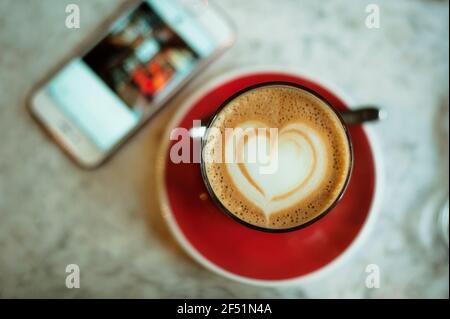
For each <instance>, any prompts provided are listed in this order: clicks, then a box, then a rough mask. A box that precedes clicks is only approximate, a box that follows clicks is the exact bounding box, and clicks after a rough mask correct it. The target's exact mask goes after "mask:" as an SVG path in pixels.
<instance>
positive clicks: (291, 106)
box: [202, 84, 352, 230]
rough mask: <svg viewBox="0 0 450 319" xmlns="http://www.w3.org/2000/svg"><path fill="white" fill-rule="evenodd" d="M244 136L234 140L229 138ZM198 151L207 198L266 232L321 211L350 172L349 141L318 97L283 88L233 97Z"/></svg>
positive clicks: (311, 217)
mask: <svg viewBox="0 0 450 319" xmlns="http://www.w3.org/2000/svg"><path fill="white" fill-rule="evenodd" d="M271 129H272V130H271ZM273 129H276V130H273ZM213 131H214V132H215V134H212V133H210V132H213ZM243 131H245V132H246V134H244V135H243V137H242V136H241V137H239V138H238V139H236V136H237V135H236V134H235V133H234V132H243ZM230 132H231V133H230ZM271 132H274V133H276V138H273V135H271ZM203 145H204V147H203V150H202V152H203V154H202V159H203V161H202V169H203V174H204V177H205V180H206V183H207V186H208V187H209V190H210V192H211V193H213V195H214V196H215V197H216V199H217V200H218V201H219V202H220V203H221V204H222V205H223V207H224V208H225V209H226V211H228V212H229V213H230V214H232V215H233V216H234V217H236V218H238V219H239V220H241V221H243V222H245V223H247V224H250V225H253V226H257V227H260V228H264V229H268V230H283V229H290V228H295V227H298V226H301V225H303V224H305V223H308V222H310V221H312V220H314V219H315V218H316V217H318V216H320V215H321V214H322V213H324V212H325V211H327V209H328V208H330V206H332V205H333V203H335V202H336V200H337V199H338V197H339V196H340V194H341V193H342V191H343V189H344V187H345V185H346V183H347V180H348V176H349V174H350V170H351V169H350V167H351V156H352V155H351V147H350V144H349V139H348V136H347V133H346V130H345V127H344V126H343V124H342V122H341V120H340V119H339V117H338V116H337V115H336V113H335V112H334V111H333V110H332V109H331V107H330V106H329V105H328V104H327V103H326V102H324V101H323V100H322V99H320V98H319V97H317V96H316V95H314V94H312V93H310V92H308V91H306V90H304V89H301V88H298V87H295V86H290V85H285V84H271V85H266V86H260V87H256V88H254V89H251V90H248V91H246V92H244V93H242V94H240V95H238V96H237V97H235V98H233V99H232V100H231V101H229V102H228V103H227V104H226V105H225V106H223V107H222V109H221V110H220V111H219V112H218V114H217V115H216V116H215V117H214V119H213V121H212V123H211V124H210V126H209V130H208V133H207V134H206V136H205V137H204V144H203ZM261 146H267V147H261ZM257 152H264V154H263V155H265V156H262V157H264V158H266V159H267V161H265V162H264V163H262V162H261V161H259V160H258V159H259V157H258V156H254V155H256V154H255V153H257ZM252 153H253V154H252ZM252 155H253V156H252ZM259 155H261V154H259ZM255 158H256V159H257V160H256V161H251V160H250V159H253V160H254V159H255ZM212 159H215V160H212ZM217 159H219V160H217ZM230 159H232V160H230ZM275 162H276V163H275ZM272 164H276V165H272Z"/></svg>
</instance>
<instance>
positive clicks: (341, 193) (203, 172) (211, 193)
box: [200, 81, 353, 233]
mask: <svg viewBox="0 0 450 319" xmlns="http://www.w3.org/2000/svg"><path fill="white" fill-rule="evenodd" d="M267 86H288V87H291V88H292V87H293V88H296V89H300V90H303V91H306V92H308V93H310V94H312V95H313V96H315V97H317V98H318V99H319V100H321V101H322V102H323V103H325V104H326V105H327V106H328V107H329V109H330V110H331V111H332V112H333V113H334V114H335V115H336V117H337V118H338V119H339V122H340V124H341V126H342V128H343V130H344V133H345V136H346V138H347V143H348V147H349V153H350V154H349V155H350V160H349V164H348V167H347V176H346V178H345V181H344V185H343V186H342V188H341V190H340V191H339V194H338V196H337V197H336V198H335V199H334V201H333V202H332V203H331V204H330V206H328V207H327V209H325V210H324V211H323V212H321V213H320V214H318V215H317V216H316V217H314V218H313V219H311V220H309V221H307V222H306V223H303V224H300V225H297V226H294V227H289V228H267V227H261V226H257V225H254V224H251V223H249V222H246V221H244V220H242V219H240V218H239V217H237V216H236V215H235V214H233V213H232V212H231V211H230V210H229V209H228V208H226V207H225V205H224V204H223V203H222V202H221V201H220V199H219V198H218V197H217V196H216V194H215V192H214V190H213V189H212V186H211V184H210V183H209V179H208V176H207V174H206V168H205V162H204V156H203V151H204V148H205V144H206V141H207V137H208V133H209V130H210V127H211V125H212V123H214V121H215V120H216V119H217V117H218V115H219V114H220V113H221V111H222V110H223V109H224V108H225V107H226V106H227V105H228V104H229V103H230V102H231V101H232V100H234V99H236V98H237V97H239V96H240V95H242V94H244V93H247V92H249V91H252V90H256V89H260V88H262V87H267ZM200 153H201V156H200V171H201V175H202V180H203V183H204V184H205V186H206V189H207V191H208V194H209V196H210V197H211V199H212V200H213V202H214V204H215V205H216V206H217V207H219V209H220V210H221V211H222V212H223V213H224V214H225V215H227V216H229V217H231V218H232V219H233V220H235V221H237V222H238V223H240V224H242V225H244V226H247V227H248V228H251V229H255V230H259V231H263V232H268V233H287V232H291V231H295V230H300V229H303V228H306V227H308V226H310V225H312V224H314V223H315V222H317V221H318V220H320V219H322V218H323V217H325V216H326V215H327V214H328V213H329V212H331V211H332V210H333V208H335V207H336V205H337V204H338V203H339V202H340V200H341V199H342V197H343V196H344V193H345V191H346V190H347V186H348V184H349V181H350V178H351V175H352V171H353V144H352V140H351V136H350V133H349V131H348V127H347V124H346V123H345V122H344V119H343V117H342V115H341V114H340V113H339V111H338V110H336V109H335V108H334V107H333V106H332V105H331V103H329V102H328V101H327V99H325V98H324V97H323V96H322V95H320V94H319V93H317V92H316V91H314V90H312V89H310V88H308V87H306V86H303V85H301V84H297V83H293V82H288V81H266V82H261V83H257V84H253V85H250V86H247V87H245V88H243V89H241V90H239V91H237V92H236V93H234V94H232V95H231V96H229V97H228V98H227V99H226V100H225V101H224V102H222V103H221V104H220V105H219V107H218V108H217V110H216V111H215V112H214V115H213V116H211V118H210V119H209V121H208V124H207V125H206V130H205V134H204V136H203V137H202V141H201V151H200Z"/></svg>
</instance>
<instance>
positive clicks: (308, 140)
mask: <svg viewBox="0 0 450 319" xmlns="http://www.w3.org/2000/svg"><path fill="white" fill-rule="evenodd" d="M236 128H237V129H238V130H236ZM236 128H235V130H233V134H231V135H230V136H228V137H227V139H226V141H225V149H224V151H225V156H226V158H228V159H234V160H229V161H227V163H226V167H227V171H228V173H229V175H230V178H231V179H232V181H233V182H234V184H235V185H236V186H237V189H239V190H240V192H241V193H242V195H243V196H244V197H245V198H247V199H248V200H249V201H251V202H252V203H253V204H255V205H256V206H258V207H260V208H261V210H262V211H263V212H264V214H265V215H266V216H269V215H270V214H272V213H275V212H278V211H280V210H282V209H284V208H288V207H290V206H292V205H294V204H296V203H298V202H299V201H301V200H302V199H304V198H307V197H308V196H309V195H311V194H312V193H313V192H314V191H316V190H317V189H318V187H319V186H320V185H321V183H322V182H323V179H324V178H325V174H326V167H327V157H326V148H325V144H324V141H323V140H322V139H321V137H320V136H321V135H320V134H317V133H316V132H314V129H313V128H311V127H309V126H308V125H306V124H304V123H291V124H289V125H286V126H284V127H283V128H281V129H279V130H278V131H277V134H275V137H274V135H273V133H272V134H271V131H270V128H269V127H268V126H267V125H265V124H264V123H261V122H253V121H248V122H244V123H242V124H241V125H239V126H238V127H236ZM239 129H241V130H239ZM242 131H245V132H246V134H244V135H242Z"/></svg>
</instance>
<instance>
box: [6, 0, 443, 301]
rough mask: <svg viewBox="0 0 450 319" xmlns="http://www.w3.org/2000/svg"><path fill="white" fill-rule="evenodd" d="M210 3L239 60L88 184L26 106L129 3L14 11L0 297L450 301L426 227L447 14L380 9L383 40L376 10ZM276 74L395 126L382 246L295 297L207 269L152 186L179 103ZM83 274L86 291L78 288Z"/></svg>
mask: <svg viewBox="0 0 450 319" xmlns="http://www.w3.org/2000/svg"><path fill="white" fill-rule="evenodd" d="M190 1H195V0H190ZM209 1H210V2H216V3H219V5H220V6H221V7H223V9H224V10H225V11H226V12H227V13H228V15H229V16H231V17H232V20H233V21H234V23H235V24H236V27H237V29H238V33H239V35H238V40H237V42H236V44H235V46H234V47H233V48H232V49H231V50H230V51H229V52H227V53H226V54H225V55H224V56H223V57H222V58H221V59H220V60H218V61H217V62H216V63H214V64H213V65H212V66H211V67H209V68H208V69H207V70H206V71H205V72H203V73H202V74H201V76H199V77H198V78H196V79H195V80H194V81H192V82H191V83H190V84H189V86H188V87H186V88H185V89H184V91H183V92H182V94H181V95H180V96H179V97H178V98H177V99H176V100H174V101H173V102H171V103H170V105H169V106H168V107H167V109H166V110H165V111H164V112H162V113H160V114H159V115H158V116H157V117H156V118H154V119H153V120H152V121H151V122H150V123H149V125H148V126H146V128H145V129H144V130H143V131H142V132H141V133H140V134H139V135H138V136H137V137H136V138H135V139H134V140H133V141H132V142H131V143H129V144H128V145H127V146H126V147H124V148H123V149H122V150H121V151H120V152H119V153H118V154H117V155H116V156H115V157H114V158H113V159H112V161H110V162H109V163H108V164H107V165H105V166H103V167H101V168H100V169H98V170H95V171H89V172H88V171H83V170H80V169H79V168H77V167H76V166H74V165H73V164H72V163H71V162H70V161H69V160H67V158H66V157H65V156H64V155H63V154H62V153H61V152H60V151H59V149H58V148H57V147H55V145H54V144H53V143H52V142H51V141H50V140H49V139H48V138H47V137H46V136H45V135H44V134H42V132H41V131H40V130H39V129H38V127H37V126H36V125H35V123H34V122H33V120H32V119H31V118H30V116H29V115H28V113H27V111H26V108H25V101H26V97H27V94H29V93H30V90H31V89H32V87H33V86H34V85H35V84H36V82H37V81H39V80H40V79H41V78H42V77H43V76H45V75H46V74H47V72H49V70H50V69H51V68H53V67H55V65H57V64H58V63H59V62H60V61H62V60H63V59H64V58H66V57H67V56H69V55H70V54H71V52H73V49H74V48H76V47H77V46H78V45H79V44H80V43H82V42H83V41H85V40H86V39H87V38H88V37H89V36H90V35H91V34H92V33H93V32H94V31H95V30H96V29H97V28H98V27H99V25H100V24H101V23H103V22H104V21H105V19H107V18H108V17H111V16H112V15H113V14H114V12H115V11H116V10H117V8H118V6H119V5H120V3H121V1H118V0H71V1H65V0H42V1H15V0H1V1H0V143H1V144H0V297H4V298H5V297H57V298H71V297H79V298H81V297H87V298H94V297H125V298H136V297H142V298H160V297H167V298H169V297H179V298H196V297H197V298H202V297H209V298H215V297H225V298H231V297H238V298H306V297H312V298H334V297H342V298H411V297H417V298H431V297H437V298H448V296H449V281H448V280H449V259H448V246H445V245H444V244H443V243H442V241H441V240H439V238H436V237H437V236H434V235H433V234H435V232H436V229H435V228H434V227H433V225H434V224H433V223H432V222H431V223H430V222H427V221H429V220H433V218H434V217H433V216H435V212H436V211H437V209H438V207H439V203H441V202H442V201H443V200H444V199H445V198H446V197H448V163H449V157H448V154H449V153H448V152H449V150H448V85H449V82H448V77H449V62H448V61H449V45H448V37H449V34H448V21H449V14H448V2H446V1H418V0H416V1H388V0H377V1H376V3H377V4H378V5H379V8H380V28H378V29H376V28H375V29H369V28H367V27H366V25H365V19H366V16H367V13H366V12H365V8H366V5H367V3H368V2H367V1H363V0H361V1H359V0H356V1H341V0H335V1H306V0H305V1H297V0H283V1H275V0H264V1H261V0H248V1H239V0H224V1H220V2H219V1H217V0H209ZM372 2H373V1H372ZM68 3H76V4H78V5H79V6H80V8H81V19H82V20H81V28H80V29H78V30H69V29H67V28H65V26H64V21H65V12H64V8H65V6H66V5H67V4H68ZM267 64H270V65H276V66H282V67H284V68H293V69H301V70H304V71H305V72H308V73H311V74H314V75H315V76H316V77H319V78H322V79H324V80H326V81H330V82H333V83H336V84H337V85H338V86H339V87H341V88H342V89H343V90H344V91H345V92H347V93H348V94H349V95H351V96H352V97H353V98H354V100H355V101H356V102H357V103H358V104H365V103H375V104H378V105H382V106H383V107H384V108H385V109H386V110H387V112H388V113H389V118H388V119H387V120H386V121H384V122H382V123H378V124H375V125H373V127H372V128H373V130H374V131H375V133H376V136H377V139H378V142H379V145H380V149H381V154H380V155H381V157H382V158H383V163H384V170H383V175H384V178H385V184H384V187H383V189H382V195H383V201H382V203H381V207H380V210H379V214H378V217H377V219H376V221H375V224H374V227H373V230H372V232H371V235H370V236H369V238H368V240H367V241H366V242H365V243H364V245H363V246H361V248H360V249H359V250H358V251H357V252H356V253H355V255H354V256H353V257H352V258H351V259H349V260H348V261H347V262H346V263H344V264H342V265H340V267H338V268H337V269H335V271H334V272H333V273H331V274H329V275H327V276H326V277H324V278H322V279H321V280H320V281H316V282H311V283H308V284H304V285H300V286H294V287H289V288H281V287H280V288H276V287H275V288H262V287H254V286H248V285H244V284H240V283H235V282H233V281H230V280H228V279H225V278H222V277H219V276H218V275H215V274H213V273H211V272H209V271H207V270H205V269H204V268H202V267H201V266H199V265H198V264H196V263H195V262H193V261H192V260H191V259H190V258H189V257H188V256H187V255H186V254H185V253H184V252H183V251H182V250H181V248H180V247H179V246H178V245H177V243H176V242H175V241H174V239H173V238H172V236H171V235H170V233H169V232H168V230H167V228H166V225H165V224H164V223H163V222H162V221H161V219H160V217H159V213H160V212H159V209H158V207H157V205H155V201H156V198H155V194H154V185H153V180H154V174H155V172H154V167H153V165H152V164H153V162H154V159H155V157H156V149H157V145H158V144H159V143H160V140H161V139H162V138H164V136H162V130H163V129H164V124H165V123H166V122H167V120H168V119H169V118H170V116H171V115H172V114H173V112H174V111H175V110H176V108H177V107H178V105H179V104H180V102H181V101H183V100H184V99H185V98H186V96H188V95H189V94H190V93H192V91H194V90H195V89H196V88H198V87H201V86H202V85H204V84H205V83H207V82H208V81H209V80H210V79H211V78H213V77H214V76H216V75H220V74H222V73H224V72H227V71H229V70H233V69H237V68H240V67H248V66H254V65H267ZM430 216H431V217H430ZM424 225H431V226H429V227H428V226H424ZM427 227H428V228H427ZM71 263H76V264H78V265H79V266H80V269H81V287H80V288H79V289H68V288H67V287H66V286H65V278H66V273H65V267H66V265H67V264H71ZM368 264H376V265H378V266H379V269H380V287H379V288H377V289H369V288H367V287H366V285H365V278H366V275H367V273H366V272H365V270H366V266H367V265H368Z"/></svg>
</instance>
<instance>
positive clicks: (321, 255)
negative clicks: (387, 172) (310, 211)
mask: <svg viewBox="0 0 450 319" xmlns="http://www.w3.org/2000/svg"><path fill="white" fill-rule="evenodd" d="M266 81H291V82H295V83H298V84H301V85H303V86H306V87H309V88H311V89H312V90H314V91H316V92H318V93H319V94H321V95H322V96H323V97H325V98H326V99H327V100H328V101H329V102H330V103H331V104H332V105H333V106H334V107H336V108H337V109H346V108H347V106H346V105H345V103H344V102H343V100H342V99H341V98H339V97H338V96H336V95H335V94H333V93H332V92H330V91H329V90H328V89H326V88H324V87H323V86H321V85H319V84H317V83H314V82H312V81H311V80H309V79H306V78H302V77H299V76H297V75H292V74H286V73H282V72H256V73H255V72H253V73H251V74H246V75H240V76H237V77H235V78H233V79H231V80H229V81H227V82H222V83H221V84H220V85H218V86H216V87H215V88H213V89H212V90H210V91H208V92H206V93H205V94H204V95H203V96H201V97H200V98H199V99H197V100H196V101H195V102H194V103H193V105H192V107H191V108H190V109H188V110H187V111H186V113H185V114H184V115H183V116H182V120H181V121H180V122H179V123H178V124H176V126H178V127H184V128H187V129H189V128H190V127H191V126H192V121H193V120H195V119H201V118H205V117H207V116H208V115H210V114H212V113H213V112H214V111H215V110H216V109H217V107H218V106H219V105H220V104H221V103H222V102H223V101H224V100H225V99H226V98H227V97H229V96H230V95H232V94H233V93H235V92H236V91H238V90H240V89H242V88H245V87H247V86H249V85H252V84H255V83H259V82H266ZM350 135H351V137H352V142H353V147H354V168H353V174H352V177H351V180H350V183H349V186H348V189H347V191H346V193H345V195H344V197H343V198H342V200H341V201H340V203H339V204H338V205H337V206H336V207H335V208H334V209H333V210H332V211H331V212H330V213H329V214H327V215H326V216H325V217H324V218H322V219H320V220H319V221H317V222H316V223H314V224H312V225H310V226H308V227H306V228H304V229H300V230H297V231H293V232H289V233H266V232H261V231H257V230H253V229H250V228H247V227H246V226H243V225H241V224H239V223H238V222H236V221H234V220H232V219H231V218H230V217H228V216H226V215H225V214H224V213H222V212H221V211H220V210H219V209H218V208H217V207H216V206H215V204H214V203H213V202H212V200H211V199H210V198H209V197H206V196H205V194H207V190H206V188H205V186H204V183H203V181H202V177H201V173H200V167H199V164H174V163H172V162H171V161H170V159H169V157H168V156H167V158H166V162H165V165H166V166H165V169H164V172H165V173H164V174H165V175H164V177H163V179H164V180H163V181H164V183H165V186H164V187H165V192H166V197H167V206H168V208H169V211H170V214H171V216H170V218H171V219H172V221H173V222H174V224H175V227H176V228H177V230H176V231H177V232H178V236H177V238H178V239H179V240H181V241H184V242H185V243H186V245H183V246H184V247H185V248H186V247H188V251H189V250H190V251H189V252H190V253H191V254H192V255H197V258H196V259H197V260H198V259H202V260H203V261H205V262H204V264H208V265H210V266H211V267H210V268H214V269H215V270H218V271H219V272H225V273H226V274H231V277H232V276H237V277H241V278H242V277H244V278H246V279H249V280H258V281H260V280H263V281H275V280H276V281H278V280H290V279H297V278H299V277H303V276H305V275H308V274H310V273H312V272H315V271H317V270H319V269H321V268H323V267H325V266H326V265H328V264H329V263H331V262H332V261H333V260H334V259H336V258H337V257H338V256H340V255H341V254H343V252H344V251H346V249H347V248H348V247H349V245H350V244H351V243H352V242H353V241H354V240H355V238H356V237H357V235H358V234H359V233H360V231H361V230H362V228H363V226H364V224H365V222H366V221H367V218H368V216H369V211H370V209H371V205H372V201H373V199H374V191H375V163H374V156H373V152H372V149H371V146H370V143H369V140H368V137H367V135H366V133H365V131H364V130H363V128H362V127H361V126H352V127H350ZM173 143H175V142H173ZM173 143H171V144H169V146H171V145H173ZM167 152H168V150H167ZM202 194H203V195H202ZM172 228H173V227H172ZM176 235H177V234H176ZM194 257H195V256H194ZM200 261H201V260H200Z"/></svg>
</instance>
